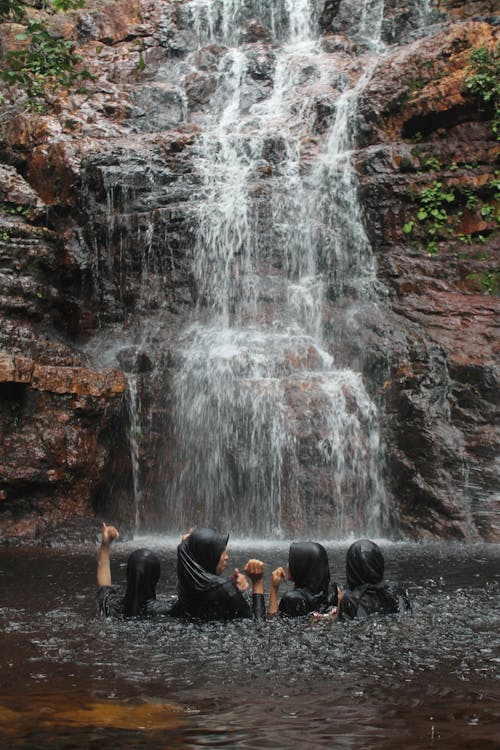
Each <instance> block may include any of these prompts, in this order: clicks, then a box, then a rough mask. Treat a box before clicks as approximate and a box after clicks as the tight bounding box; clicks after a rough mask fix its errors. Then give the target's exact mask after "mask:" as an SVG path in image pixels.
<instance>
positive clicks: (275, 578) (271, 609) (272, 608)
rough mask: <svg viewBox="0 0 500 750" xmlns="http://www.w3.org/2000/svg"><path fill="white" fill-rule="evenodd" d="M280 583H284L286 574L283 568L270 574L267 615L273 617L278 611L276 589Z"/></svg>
mask: <svg viewBox="0 0 500 750" xmlns="http://www.w3.org/2000/svg"><path fill="white" fill-rule="evenodd" d="M281 581H286V573H285V571H284V569H283V568H281V567H280V568H276V570H273V572H272V574H271V588H270V590H269V606H268V608H267V614H268V615H275V614H276V612H277V611H278V589H279V587H280V583H281Z"/></svg>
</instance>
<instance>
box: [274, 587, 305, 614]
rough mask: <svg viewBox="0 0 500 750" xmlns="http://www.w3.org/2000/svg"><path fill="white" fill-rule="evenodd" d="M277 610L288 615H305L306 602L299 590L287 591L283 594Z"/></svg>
mask: <svg viewBox="0 0 500 750" xmlns="http://www.w3.org/2000/svg"><path fill="white" fill-rule="evenodd" d="M279 611H280V612H281V614H283V615H288V616H289V617H298V616H300V615H306V614H307V613H308V612H309V608H308V606H307V602H306V600H305V597H304V595H303V594H302V592H301V591H299V590H297V589H295V590H294V591H287V592H286V594H283V596H282V597H281V600H280V603H279Z"/></svg>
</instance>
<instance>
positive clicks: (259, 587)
mask: <svg viewBox="0 0 500 750" xmlns="http://www.w3.org/2000/svg"><path fill="white" fill-rule="evenodd" d="M245 573H246V574H247V576H248V577H249V578H250V580H251V581H252V612H253V616H254V618H255V619H256V620H262V619H264V617H265V614H266V604H265V601H264V563H263V562H262V561H261V560H256V559H254V558H252V559H251V560H249V561H248V562H247V564H246V565H245Z"/></svg>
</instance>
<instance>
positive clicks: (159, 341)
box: [0, 0, 500, 541]
mask: <svg viewBox="0 0 500 750" xmlns="http://www.w3.org/2000/svg"><path fill="white" fill-rule="evenodd" d="M187 4H188V3H186V2H182V1H181V0H171V1H170V2H167V3H159V2H156V0H142V2H139V3H132V2H129V0H116V1H114V2H104V3H96V2H94V0H89V1H88V2H87V3H86V6H85V7H84V8H83V9H81V10H78V11H72V12H69V13H67V14H59V15H56V16H53V17H52V18H51V23H52V25H53V28H54V30H55V31H56V32H57V33H58V34H61V35H63V36H64V37H65V38H68V39H69V38H71V39H75V40H77V43H78V48H79V54H80V55H81V56H82V58H83V61H84V62H83V63H82V64H84V65H85V67H86V68H87V69H88V70H89V71H90V73H92V75H93V78H92V79H89V80H86V81H85V83H84V85H82V87H80V88H78V87H76V86H75V87H73V88H71V89H59V90H58V91H55V92H52V93H51V94H50V96H49V97H48V99H49V103H48V105H47V108H46V111H44V112H39V111H36V110H35V111H33V109H30V102H29V101H28V100H27V99H26V98H23V97H22V96H21V95H20V94H19V90H17V89H14V88H8V87H6V86H5V87H4V97H5V98H4V101H3V103H2V120H1V127H2V141H1V145H0V161H1V164H0V198H1V201H2V204H1V205H2V212H1V214H0V320H1V331H0V346H1V351H0V424H1V428H2V438H1V443H0V536H1V537H2V538H3V539H19V538H24V539H35V538H37V536H40V534H41V533H42V532H43V530H44V528H45V527H46V526H50V525H54V524H57V523H60V522H63V521H65V519H67V518H70V517H71V518H72V517H75V516H76V517H91V516H92V514H94V513H96V514H97V515H102V514H103V513H108V514H111V515H113V517H115V518H117V519H120V518H121V519H122V521H123V522H124V523H128V524H132V523H133V521H134V518H136V517H137V514H139V517H140V519H141V520H142V521H143V522H145V523H146V524H147V525H150V526H154V525H157V524H159V523H161V516H162V502H163V492H162V486H163V484H164V483H165V481H166V480H167V479H168V476H170V475H171V474H172V472H175V471H178V470H179V467H178V466H176V465H173V463H172V461H171V460H170V458H169V457H170V456H171V451H170V445H169V441H170V431H171V406H172V405H171V403H170V390H169V379H170V377H171V372H172V368H173V367H175V361H173V355H172V350H171V342H172V340H173V336H174V335H175V332H176V330H178V329H179V328H180V326H181V325H182V324H183V322H184V321H185V320H186V319H187V317H188V316H189V312H190V310H191V309H192V307H193V304H194V303H195V301H196V300H197V295H198V291H199V290H197V288H196V285H195V283H194V281H193V278H192V273H191V261H192V253H193V230H192V224H193V215H194V213H195V211H196V206H195V205H194V203H193V193H194V191H195V187H196V185H197V184H198V182H199V175H197V174H196V171H195V170H194V167H193V159H192V151H193V148H194V147H195V146H196V143H197V139H198V138H199V133H200V129H201V124H202V119H203V113H204V111H206V109H207V107H209V104H210V98H211V96H212V94H213V92H214V90H215V87H216V76H217V65H218V62H219V60H220V59H221V56H222V54H223V52H224V48H223V47H222V46H221V45H216V44H207V45H206V46H205V47H204V48H203V49H202V50H201V51H199V52H198V54H197V57H196V58H195V59H194V61H193V59H192V57H191V58H190V68H189V70H185V71H184V76H183V79H182V81H181V82H179V80H176V78H175V75H176V73H175V71H177V70H178V65H179V62H180V61H181V62H182V60H184V59H185V58H186V57H187V55H188V54H190V55H191V56H192V54H193V51H194V50H195V45H194V41H193V29H192V28H191V27H190V25H189V22H188V18H187V16H186V13H185V7H186V5H187ZM414 5H415V4H413V3H409V2H406V3H396V2H387V3H386V9H385V17H384V24H383V32H382V33H383V39H384V41H385V42H386V43H387V45H389V46H388V47H387V48H386V51H385V54H384V56H383V57H382V58H381V60H380V62H379V64H378V65H377V66H376V68H375V69H374V71H373V73H372V75H371V77H370V80H369V81H368V83H367V85H366V86H365V87H364V90H363V93H362V96H361V99H360V101H359V103H358V130H357V133H356V156H355V164H356V171H357V173H358V176H359V192H360V200H361V205H362V208H363V212H364V217H365V226H366V231H367V233H368V235H369V238H370V241H371V244H372V248H373V252H374V254H375V259H376V268H377V276H378V279H379V282H380V294H379V297H378V300H377V302H376V303H374V302H373V301H372V302H370V303H369V304H366V305H363V304H359V303H356V304H354V303H353V305H352V306H351V307H349V308H348V309H347V311H346V309H344V310H342V311H340V312H339V310H338V309H337V307H336V305H335V299H334V297H335V294H334V291H333V288H332V294H331V295H330V296H331V304H330V305H329V306H328V308H327V309H326V311H325V316H324V326H325V330H337V331H338V330H339V326H338V323H339V319H340V318H342V327H341V328H342V331H343V334H342V335H341V342H340V343H339V340H338V338H337V339H336V341H335V342H333V339H332V342H331V344H330V348H331V350H332V352H333V351H334V350H335V353H336V354H337V355H339V354H340V356H341V357H343V358H344V359H345V360H346V361H350V362H355V363H356V366H357V367H358V369H359V370H360V371H361V372H362V373H363V375H364V377H365V379H366V381H367V382H368V383H369V387H370V390H371V393H372V396H373V397H374V399H375V400H376V402H377V404H378V406H379V410H380V414H381V421H382V427H383V438H384V444H385V446H386V456H387V458H386V466H385V469H384V471H385V475H386V482H387V485H388V487H389V489H390V492H391V494H392V495H393V503H394V507H395V512H396V515H397V517H398V524H399V527H400V529H401V533H402V534H404V535H407V536H410V537H412V538H420V537H425V536H437V537H443V538H458V539H462V538H465V539H470V540H476V539H480V538H482V539H486V540H496V541H499V540H500V495H499V494H498V465H497V463H496V462H497V450H496V445H497V434H496V432H495V424H496V422H495V419H496V416H497V414H498V411H497V410H498V370H497V369H496V366H497V363H498V312H499V307H500V305H499V300H498V296H496V295H497V294H498V251H499V247H498V237H499V232H498V211H499V193H498V169H499V168H500V167H499V166H498V154H499V150H498V141H497V140H496V139H495V136H494V134H493V132H492V121H493V116H494V112H493V110H492V108H491V107H489V106H485V105H484V102H482V101H481V100H480V99H479V98H478V97H476V96H474V95H473V94H472V93H470V92H469V93H467V92H466V90H465V88H464V81H465V80H466V78H467V76H468V75H470V65H471V63H470V54H471V51H472V50H473V49H476V48H486V49H487V50H490V51H491V54H495V49H496V44H497V37H496V28H497V26H496V25H497V22H498V17H495V16H494V15H493V7H492V3H489V2H458V1H455V2H452V1H451V0H448V1H447V0H442V1H441V2H439V3H434V4H431V7H432V12H430V13H429V15H428V22H427V25H426V26H425V27H424V28H422V26H421V25H419V23H418V19H417V18H416V15H415V8H414ZM249 7H250V6H249ZM351 8H352V6H351V3H349V2H345V1H344V0H325V2H324V3H319V16H318V24H319V26H320V28H321V44H322V47H323V49H324V51H325V55H330V56H331V57H332V59H335V63H336V66H337V69H339V66H340V69H341V70H342V73H341V74H339V79H338V82H337V84H336V85H337V88H335V83H334V84H332V85H330V87H329V88H328V89H327V90H326V89H324V88H323V89H321V88H320V87H318V91H317V94H316V95H315V98H314V117H313V118H312V120H311V122H312V125H311V127H310V129H309V130H307V129H304V135H303V139H302V154H303V156H302V158H303V163H304V165H305V168H307V164H308V161H309V160H310V159H311V158H312V155H314V153H316V151H317V149H318V148H320V143H321V138H322V136H323V135H324V133H325V132H327V130H328V127H329V123H330V122H331V117H332V112H333V111H334V110H335V101H336V97H337V96H338V93H339V91H340V90H341V88H342V85H343V84H342V80H341V79H342V77H344V78H345V79H346V80H347V79H349V80H356V76H357V75H359V74H358V72H357V59H358V56H359V55H360V54H363V50H362V49H360V48H358V47H357V46H356V44H355V43H353V42H352V41H351V40H349V39H348V37H347V34H346V30H347V28H348V24H349V23H350V22H351V21H352V19H351ZM18 31H19V29H18V27H16V26H15V25H12V24H3V25H2V27H1V28H0V43H1V52H2V54H3V55H4V56H5V54H6V52H7V51H8V50H9V49H13V48H14V47H15V46H16V44H18V42H17V41H16V32H18ZM241 35H242V40H243V42H244V43H245V44H246V45H249V46H250V45H252V48H253V50H254V51H253V53H252V55H253V56H252V61H253V63H252V66H251V68H250V69H249V70H248V85H247V89H246V95H247V97H248V104H249V106H250V103H252V102H255V101H259V100H261V99H263V98H265V97H266V96H267V95H268V94H269V91H270V90H271V89H272V86H273V75H274V64H273V59H274V57H273V56H274V49H275V45H276V40H275V39H273V36H272V33H271V31H270V29H269V28H268V27H267V26H266V25H265V24H263V23H262V22H261V19H257V18H254V17H253V16H252V14H250V13H249V15H248V18H242V19H241ZM186 111H187V112H188V113H189V116H187V117H186ZM280 148H281V145H280V143H279V142H278V140H276V141H275V142H270V143H269V144H268V147H267V151H266V154H265V155H266V158H265V159H263V161H262V164H261V165H260V166H259V170H260V182H259V184H256V185H255V194H256V195H257V196H258V195H259V194H261V195H262V196H264V197H265V191H266V190H271V189H272V184H273V182H272V181H273V170H274V169H275V165H276V164H277V163H278V162H279V159H280ZM446 196H448V197H446ZM450 196H451V197H450ZM426 201H427V202H426ZM263 202H264V199H262V202H261V203H262V204H263ZM426 208H427V209H428V211H427V213H426V216H425V217H424V214H423V213H422V211H424V210H426ZM263 210H264V209H263ZM432 211H437V212H438V217H437V218H436V216H434V218H432V217H433V214H432ZM419 215H420V216H421V217H423V218H421V219H419V218H418V217H419ZM269 262H270V264H272V263H273V262H274V261H273V259H269ZM141 316H142V318H143V319H145V318H147V319H148V321H149V331H150V332H149V334H148V340H147V345H144V336H143V333H142V330H143V329H142V328H141V325H140V324H138V322H137V321H138V319H139V318H141ZM155 326H156V327H155ZM123 331H129V332H131V335H130V336H123ZM151 331H153V333H151ZM132 333H133V334H134V335H132ZM339 347H340V350H341V351H340V350H339ZM174 359H175V358H174ZM120 367H121V368H122V370H123V371H124V372H125V373H126V374H127V379H126V378H125V376H124V374H123V371H122V370H120V369H119V368H120ZM130 389H133V391H134V392H133V393H132V396H133V399H132V400H133V402H134V403H133V406H134V409H135V410H138V413H137V414H136V413H135V412H134V409H132V412H134V413H131V409H130V404H131V397H130ZM127 393H128V396H129V397H128V399H127ZM134 430H135V432H136V434H135V435H134ZM134 488H135V497H134Z"/></svg>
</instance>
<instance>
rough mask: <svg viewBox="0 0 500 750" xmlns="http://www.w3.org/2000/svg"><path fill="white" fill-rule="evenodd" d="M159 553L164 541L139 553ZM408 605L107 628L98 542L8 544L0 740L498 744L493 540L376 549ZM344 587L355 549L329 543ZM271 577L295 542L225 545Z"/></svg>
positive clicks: (120, 570)
mask: <svg viewBox="0 0 500 750" xmlns="http://www.w3.org/2000/svg"><path fill="white" fill-rule="evenodd" d="M146 544H147V545H148V546H152V547H154V548H155V550H156V551H157V552H158V554H159V556H160V558H161V561H162V579H161V581H160V586H159V593H160V594H161V595H162V596H168V595H171V594H173V593H174V591H175V546H174V543H173V541H172V540H168V541H167V542H166V541H165V540H163V541H159V540H158V539H156V540H152V539H148V540H145V539H136V540H134V541H133V542H126V543H123V544H118V545H117V546H116V549H114V550H113V555H112V573H113V581H114V583H116V584H117V585H123V583H124V579H125V569H124V566H125V563H126V559H127V556H128V554H129V552H130V551H131V549H133V548H134V547H136V546H145V545H146ZM382 547H383V550H384V553H385V557H386V572H387V577H389V578H391V579H395V580H398V581H400V582H401V583H404V584H405V585H406V586H407V588H408V590H409V593H410V596H411V599H412V602H413V613H412V614H410V615H404V616H400V617H386V618H375V619H371V620H369V621H359V622H350V623H334V624H328V625H324V624H317V623H311V622H309V621H307V620H302V619H298V620H294V621H292V620H287V621H284V620H281V619H280V618H275V619H273V620H270V621H267V622H264V623H261V624H255V623H253V622H251V621H249V622H247V621H245V622H230V623H207V624H200V623H186V622H179V621H176V620H169V619H168V618H165V619H162V620H161V621H160V620H158V621H147V622H140V621H129V622H114V621H106V620H101V619H99V618H98V617H96V615H95V605H94V592H95V560H96V548H94V547H92V548H80V549H78V550H76V551H75V550H69V549H66V548H64V547H61V548H60V549H49V550H47V549H44V550H41V549H8V548H3V549H0V571H1V573H0V574H1V577H2V583H3V585H2V591H3V595H2V599H1V600H0V622H1V628H2V631H3V636H2V640H1V646H0V652H1V657H2V662H1V663H2V669H1V688H0V743H1V746H2V747H9V748H10V747H12V748H49V747H50V748H54V747H55V748H92V747H96V748H97V747H102V746H103V743H106V745H108V746H110V747H120V748H138V747H145V748H196V747H224V748H285V747H286V748H294V747H304V748H323V747H325V748H326V747H329V748H331V747H335V748H356V749H357V748H384V750H386V749H388V748H394V749H395V748H398V749H399V748H454V749H456V748H471V749H472V748H474V750H483V749H484V750H488V749H489V748H492V749H493V748H499V747H500V649H499V645H500V627H499V626H500V599H499V591H500V564H499V563H500V546H498V545H461V544H445V543H440V544H437V543H436V544H406V543H401V544H399V543H398V544H391V543H389V542H387V543H382ZM327 548H328V551H329V557H330V563H331V567H332V574H333V578H334V579H335V580H338V581H339V582H340V583H341V584H343V582H344V560H345V552H346V549H347V543H338V544H335V545H332V544H328V545H327ZM229 552H230V554H231V562H230V566H231V565H238V566H241V565H243V564H244V562H245V560H246V559H247V558H248V557H249V556H254V554H255V555H257V556H259V557H261V558H262V559H263V560H264V562H265V563H266V590H268V586H267V582H268V579H269V575H270V572H271V570H272V568H273V567H274V566H276V565H277V564H282V563H285V562H286V553H287V546H286V545H284V544H283V546H279V547H278V546H269V545H253V546H251V545H250V544H248V545H246V544H245V543H243V542H239V543H236V542H235V543H233V545H232V547H231V545H230V547H229Z"/></svg>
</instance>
